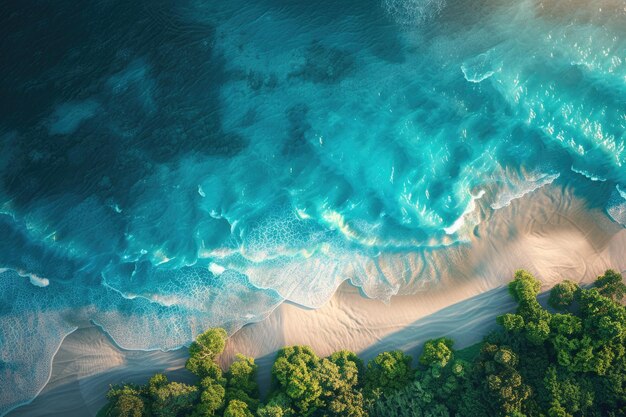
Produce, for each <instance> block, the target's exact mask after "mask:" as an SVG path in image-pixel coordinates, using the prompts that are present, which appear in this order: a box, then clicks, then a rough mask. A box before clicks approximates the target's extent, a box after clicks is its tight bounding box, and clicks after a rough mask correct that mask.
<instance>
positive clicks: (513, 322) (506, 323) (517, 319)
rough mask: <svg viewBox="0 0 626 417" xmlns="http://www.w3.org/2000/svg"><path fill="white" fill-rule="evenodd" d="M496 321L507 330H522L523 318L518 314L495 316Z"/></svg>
mask: <svg viewBox="0 0 626 417" xmlns="http://www.w3.org/2000/svg"><path fill="white" fill-rule="evenodd" d="M496 322H497V323H498V324H499V325H501V326H502V327H504V329H505V330H506V331H508V332H521V331H522V330H524V325H525V323H524V318H523V317H522V316H520V315H519V314H511V313H507V314H503V315H501V316H498V317H496Z"/></svg>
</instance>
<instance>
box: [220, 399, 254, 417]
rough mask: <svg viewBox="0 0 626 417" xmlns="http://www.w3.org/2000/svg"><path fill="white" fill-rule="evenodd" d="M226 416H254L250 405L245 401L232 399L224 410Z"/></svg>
mask: <svg viewBox="0 0 626 417" xmlns="http://www.w3.org/2000/svg"><path fill="white" fill-rule="evenodd" d="M224 417H253V414H252V413H251V412H250V410H248V405H247V404H246V403H244V402H243V401H239V400H232V401H230V402H229V403H228V407H226V410H224Z"/></svg>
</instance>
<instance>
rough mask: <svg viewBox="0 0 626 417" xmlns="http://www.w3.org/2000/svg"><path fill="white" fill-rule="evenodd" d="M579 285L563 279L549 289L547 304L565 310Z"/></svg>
mask: <svg viewBox="0 0 626 417" xmlns="http://www.w3.org/2000/svg"><path fill="white" fill-rule="evenodd" d="M578 290H580V287H579V286H578V284H576V283H575V282H572V281H569V280H564V281H562V282H560V283H558V284H556V285H555V286H554V287H552V289H551V290H550V298H549V299H548V304H550V306H552V307H554V308H555V309H557V310H565V309H566V308H568V307H569V306H571V305H572V303H573V302H574V299H575V298H576V294H577V293H578Z"/></svg>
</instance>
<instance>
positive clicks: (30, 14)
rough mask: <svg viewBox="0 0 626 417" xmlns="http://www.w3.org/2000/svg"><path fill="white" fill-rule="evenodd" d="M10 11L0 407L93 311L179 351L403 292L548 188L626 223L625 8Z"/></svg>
mask: <svg viewBox="0 0 626 417" xmlns="http://www.w3.org/2000/svg"><path fill="white" fill-rule="evenodd" d="M3 9H4V10H3V13H2V15H1V21H0V34H1V35H2V36H0V45H1V46H0V51H1V56H2V64H1V65H2V67H1V72H0V91H1V94H0V103H1V108H2V111H1V112H0V170H1V172H2V177H1V179H2V181H1V184H0V210H1V212H2V213H3V214H1V215H0V233H1V235H2V239H0V268H3V269H2V271H3V272H1V273H0V414H2V413H3V412H6V411H7V410H9V409H11V408H13V407H14V406H16V405H17V404H19V403H22V402H24V401H27V400H29V399H30V398H32V397H33V396H34V395H35V394H36V393H37V392H38V390H39V389H41V387H42V386H43V384H44V383H45V381H46V379H47V378H48V373H49V370H50V368H49V365H50V360H51V357H52V355H53V354H54V352H55V350H56V349H57V347H58V345H59V343H60V341H61V339H62V338H63V337H64V335H66V334H67V333H68V332H70V331H72V330H73V329H74V328H75V327H76V326H77V325H78V324H79V323H82V322H85V321H87V320H91V321H93V322H95V323H96V324H98V325H100V326H102V327H103V328H104V330H106V331H107V332H108V333H109V334H110V335H111V336H112V337H113V338H114V339H115V340H116V341H117V342H118V343H119V344H120V345H121V346H124V347H128V348H134V349H157V348H173V347H176V346H180V345H182V344H185V343H188V342H189V341H190V340H191V339H192V338H193V337H194V335H196V334H197V333H198V332H199V331H201V330H203V329H205V328H206V327H208V326H213V325H220V326H224V327H226V328H228V329H229V330H231V331H233V330H235V329H237V328H239V327H240V326H242V325H243V324H245V323H248V322H253V321H256V320H259V319H262V318H263V317H265V316H266V315H267V314H268V313H269V312H270V311H271V310H272V309H273V308H275V307H276V306H277V305H278V304H279V303H281V302H282V301H284V300H285V299H288V300H290V301H293V302H296V303H299V304H302V305H305V306H309V307H315V306H319V305H320V304H322V303H323V302H324V301H325V300H327V299H328V298H329V297H330V296H331V295H332V293H333V292H334V291H335V289H336V288H337V286H338V285H339V284H340V283H341V282H342V281H344V280H351V282H352V283H353V284H355V285H357V286H360V287H361V288H362V290H363V292H364V294H366V295H368V296H370V297H379V298H383V299H386V298H388V297H390V296H391V295H393V294H396V293H397V292H398V291H401V290H402V288H403V287H404V286H406V285H408V284H409V283H410V284H415V283H419V282H420V281H436V280H437V278H438V276H437V274H436V273H428V274H426V273H424V271H423V270H421V269H418V270H415V269H414V268H412V264H411V263H409V262H407V261H406V258H405V255H404V254H406V253H407V252H413V253H415V252H419V251H421V250H426V249H431V248H445V247H447V246H450V245H461V244H467V241H468V238H469V236H470V234H471V233H472V229H473V227H474V226H475V222H476V221H478V219H476V218H475V216H472V212H473V211H474V208H475V207H476V205H477V202H480V203H481V204H482V206H484V207H488V208H489V209H490V210H492V211H493V210H498V209H500V208H502V207H505V206H507V205H508V204H509V203H510V202H511V201H512V200H513V199H515V198H522V197H523V196H524V195H526V194H528V193H530V192H532V191H533V190H535V189H537V188H539V187H542V186H544V185H546V184H549V183H552V182H554V181H564V182H567V183H574V184H577V187H578V189H579V190H580V194H581V197H583V198H587V199H588V200H589V203H590V205H591V206H594V207H598V208H601V209H602V210H604V211H605V213H606V214H607V215H608V216H610V217H611V218H612V219H613V220H614V221H616V222H618V223H621V224H626V168H625V166H624V165H625V164H626V149H625V141H626V133H625V132H626V129H625V128H626V36H625V35H626V5H625V4H624V3H623V2H622V1H613V0H601V1H596V2H583V1H557V0H554V1H553V0H549V1H545V2H539V1H531V0H524V1H510V2H505V1H502V0H496V1H479V2H476V1H469V0H461V1H447V2H446V1H439V0H383V1H380V0H371V1H347V0H346V1H336V0H332V1H331V0H322V1H317V2H308V1H300V2H296V1H288V0H258V1H253V2H251V1H239V0H231V1H211V0H204V1H203V0H183V1H168V0H150V1H147V0H138V1H134V2H122V1H118V0H113V1H99V2H88V3H85V2H71V1H66V0H59V1H54V2H40V1H34V0H24V1H21V2H13V3H12V4H8V5H4V6H3ZM442 250H444V249H442ZM439 269H445V265H443V266H441V265H440V266H438V268H437V270H439ZM429 270H430V271H433V270H435V268H434V267H432V268H430V269H429Z"/></svg>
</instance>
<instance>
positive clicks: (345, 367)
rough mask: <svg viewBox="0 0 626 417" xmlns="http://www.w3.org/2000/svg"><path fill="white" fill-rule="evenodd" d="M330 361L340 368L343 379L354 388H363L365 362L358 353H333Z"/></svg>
mask: <svg viewBox="0 0 626 417" xmlns="http://www.w3.org/2000/svg"><path fill="white" fill-rule="evenodd" d="M328 359H329V360H330V361H331V362H332V363H334V364H335V365H337V366H338V367H339V373H340V374H341V378H342V379H343V380H344V381H346V383H347V384H349V385H350V386H352V387H356V386H361V385H362V384H363V378H364V375H365V367H364V365H363V361H362V360H361V358H359V357H358V356H357V355H356V353H354V352H350V351H348V350H340V351H338V352H335V353H333V354H332V355H330V356H329V357H328Z"/></svg>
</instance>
